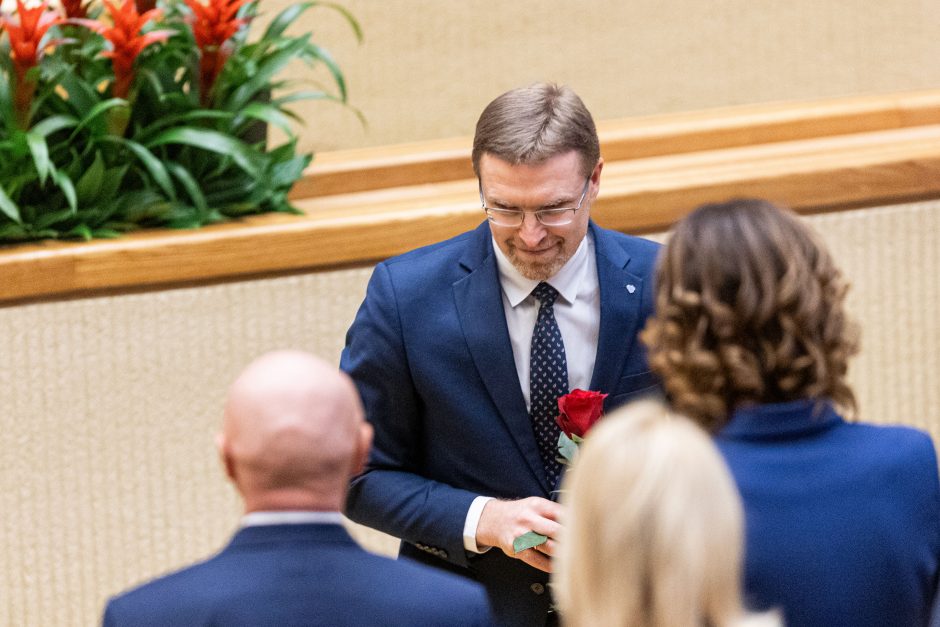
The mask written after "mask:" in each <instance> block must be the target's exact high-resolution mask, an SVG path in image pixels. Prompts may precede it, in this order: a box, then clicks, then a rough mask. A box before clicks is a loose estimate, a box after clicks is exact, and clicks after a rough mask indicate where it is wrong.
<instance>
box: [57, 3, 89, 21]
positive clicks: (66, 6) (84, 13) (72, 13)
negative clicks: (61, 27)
mask: <svg viewBox="0 0 940 627" xmlns="http://www.w3.org/2000/svg"><path fill="white" fill-rule="evenodd" d="M62 10H63V11H65V17H67V18H71V19H81V18H84V17H88V3H87V2H84V1H83V0H62Z"/></svg>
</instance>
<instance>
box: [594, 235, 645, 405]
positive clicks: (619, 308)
mask: <svg viewBox="0 0 940 627" xmlns="http://www.w3.org/2000/svg"><path fill="white" fill-rule="evenodd" d="M591 229H592V232H593V233H594V246H595V249H596V254H597V280H598V283H599V286H600V301H601V320H600V329H599V333H598V338H597V357H596V359H595V362H594V374H593V376H592V377H591V389H592V390H597V391H600V392H611V391H613V390H615V389H616V386H617V382H618V380H619V378H620V375H621V373H623V368H624V363H625V361H626V359H627V356H628V355H629V354H630V352H631V350H632V349H633V344H634V343H635V342H637V341H639V340H638V339H637V337H636V336H637V333H638V332H639V329H638V328H637V324H638V322H639V318H640V302H641V300H642V294H643V279H641V278H640V277H638V276H635V275H633V274H631V273H630V272H627V271H626V267H627V264H628V263H629V262H630V255H628V254H627V252H626V251H624V250H623V248H621V247H620V246H619V245H618V244H617V242H616V241H615V240H614V238H613V237H611V235H610V234H609V233H607V232H606V231H604V229H601V228H598V227H596V226H595V225H594V224H593V223H591ZM631 286H632V288H633V289H632V290H631V289H630V288H631Z"/></svg>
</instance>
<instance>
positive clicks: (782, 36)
mask: <svg viewBox="0 0 940 627" xmlns="http://www.w3.org/2000/svg"><path fill="white" fill-rule="evenodd" d="M292 1H293V0H265V12H266V13H270V14H273V13H274V11H275V7H278V6H283V5H286V4H289V3H290V2H292ZM342 4H343V6H345V7H348V8H349V9H350V11H351V12H352V13H353V14H354V15H355V16H356V17H357V18H359V21H360V22H361V23H362V28H363V31H364V33H365V40H364V42H363V43H362V45H357V44H356V42H355V39H354V37H353V36H352V35H351V34H350V32H349V30H348V28H346V27H345V26H344V24H343V23H342V20H341V19H340V18H339V17H338V16H336V15H333V14H330V12H329V11H326V10H322V9H320V10H315V11H312V12H310V13H308V14H306V16H305V17H304V20H305V22H304V24H303V25H302V26H304V27H307V28H311V29H313V30H314V32H315V35H316V39H317V41H318V42H319V43H321V44H323V45H325V46H326V47H328V48H329V49H330V50H332V51H333V52H334V53H335V56H336V58H337V60H338V62H339V64H340V65H341V66H342V68H343V70H344V71H345V73H346V78H347V82H348V85H349V95H350V100H351V102H352V103H353V104H354V105H355V106H356V107H358V108H359V109H360V110H361V111H362V112H363V113H364V114H365V116H366V118H367V120H368V126H363V125H362V124H360V123H359V121H358V120H357V119H356V117H355V116H354V115H353V114H352V113H350V112H349V111H344V110H343V109H342V108H341V107H337V106H332V105H330V104H327V103H323V102H313V103H310V104H305V105H301V106H298V111H299V112H300V113H301V117H303V119H305V120H307V121H308V124H307V126H306V127H304V128H303V129H302V131H301V144H302V145H303V146H305V147H309V148H316V149H317V150H334V149H340V148H355V147H360V146H376V145H383V144H388V143H398V142H410V141H417V140H422V139H437V138H441V137H453V136H469V135H471V134H472V133H473V128H474V125H475V124H476V120H477V116H479V114H480V111H482V110H483V107H484V106H485V105H486V103H487V102H489V101H490V100H491V99H493V98H494V97H496V96H497V95H498V94H500V93H502V92H503V91H505V90H506V89H510V88H512V87H517V86H520V85H527V84H529V83H532V82H535V81H538V80H553V81H558V82H561V83H566V84H569V85H571V86H572V87H574V88H575V90H576V91H577V92H578V93H579V94H580V95H581V96H582V98H583V99H584V101H585V103H586V104H587V105H588V107H589V108H590V109H591V111H592V112H593V113H594V115H595V116H596V117H597V119H609V118H618V117H625V116H632V115H645V114H651V113H665V112H669V111H688V110H693V109H706V108H710V107H719V106H726V105H735V104H748V103H754V102H771V101H777V100H807V99H817V98H826V97H830V96H842V95H847V94H858V93H877V92H891V91H901V90H910V89H931V88H935V87H937V85H940V64H938V63H936V61H935V60H936V59H937V58H940V37H937V24H940V3H938V2H936V1H935V0H891V1H890V2H867V3H863V2H860V1H859V0H827V1H826V2H819V1H817V0H790V1H789V2H771V1H769V0H709V1H707V2H703V1H701V0H631V1H630V2H624V1H622V0H585V1H583V2H570V1H565V0H513V1H512V2H497V1H495V0H462V1H461V2H441V0H382V1H381V2H376V1H375V0H342ZM298 26H300V25H298Z"/></svg>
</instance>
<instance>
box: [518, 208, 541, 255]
mask: <svg viewBox="0 0 940 627" xmlns="http://www.w3.org/2000/svg"><path fill="white" fill-rule="evenodd" d="M519 237H520V238H522V242H523V243H524V244H525V245H526V246H527V247H529V248H534V247H535V246H536V245H537V244H538V243H539V242H541V241H542V238H543V237H545V225H543V224H542V223H541V222H539V219H538V218H537V217H536V216H535V214H534V213H532V212H530V211H526V212H524V213H523V214H522V224H520V225H519Z"/></svg>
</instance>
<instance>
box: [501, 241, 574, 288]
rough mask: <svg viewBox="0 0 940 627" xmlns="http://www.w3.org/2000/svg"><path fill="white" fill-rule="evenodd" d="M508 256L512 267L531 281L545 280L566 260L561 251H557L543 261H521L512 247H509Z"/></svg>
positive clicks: (553, 274)
mask: <svg viewBox="0 0 940 627" xmlns="http://www.w3.org/2000/svg"><path fill="white" fill-rule="evenodd" d="M508 257H509V261H510V263H512V265H513V267H514V268H515V269H516V270H518V271H519V274H521V275H522V276H524V277H525V278H527V279H529V280H532V281H547V280H548V279H550V278H552V277H553V276H555V274H556V273H557V272H558V271H559V270H561V268H562V266H564V265H565V263H566V262H567V261H568V259H566V258H565V256H564V253H562V252H559V253H558V254H557V255H555V256H554V257H552V258H551V259H550V260H548V261H546V262H544V263H532V262H528V261H522V260H521V259H520V258H519V256H518V255H516V251H515V249H514V248H510V249H509V255H508Z"/></svg>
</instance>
